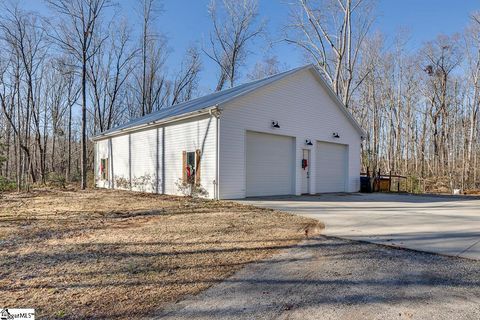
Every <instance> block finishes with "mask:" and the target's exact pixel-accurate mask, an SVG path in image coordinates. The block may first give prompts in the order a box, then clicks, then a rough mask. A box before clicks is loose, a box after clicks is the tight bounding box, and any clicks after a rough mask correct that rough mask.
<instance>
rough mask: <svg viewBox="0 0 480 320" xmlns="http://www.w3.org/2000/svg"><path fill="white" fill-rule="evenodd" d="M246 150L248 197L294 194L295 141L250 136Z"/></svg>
mask: <svg viewBox="0 0 480 320" xmlns="http://www.w3.org/2000/svg"><path fill="white" fill-rule="evenodd" d="M246 149H247V151H246V157H247V164H246V165H247V177H246V179H247V181H246V183H247V196H248V197H251V196H271V195H285V194H292V193H293V192H294V191H293V190H294V188H293V187H294V184H293V176H294V174H293V169H294V165H293V159H294V155H293V152H294V141H293V139H292V138H290V137H285V136H279V135H272V134H263V133H257V132H248V133H247V147H246Z"/></svg>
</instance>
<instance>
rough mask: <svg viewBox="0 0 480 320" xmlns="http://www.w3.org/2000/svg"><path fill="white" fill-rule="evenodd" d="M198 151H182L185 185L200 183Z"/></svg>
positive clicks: (199, 153)
mask: <svg viewBox="0 0 480 320" xmlns="http://www.w3.org/2000/svg"><path fill="white" fill-rule="evenodd" d="M200 155H201V152H200V150H196V151H191V152H190V151H189V152H187V151H183V181H184V182H187V183H192V184H193V183H196V184H199V183H200V159H201V157H200Z"/></svg>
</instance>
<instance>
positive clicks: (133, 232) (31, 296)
mask: <svg viewBox="0 0 480 320" xmlns="http://www.w3.org/2000/svg"><path fill="white" fill-rule="evenodd" d="M306 228H307V229H309V230H312V231H310V232H309V234H312V233H313V230H318V229H319V228H318V222H316V221H315V220H312V219H307V218H302V217H298V216H294V215H289V214H285V213H280V212H275V211H272V210H269V209H259V208H255V207H250V206H242V205H239V204H235V203H231V202H216V201H207V200H192V199H186V198H181V197H173V196H161V195H152V194H141V193H133V192H127V191H112V190H89V191H80V190H73V189H72V190H62V191H60V190H35V191H33V192H31V193H29V194H16V193H9V194H3V195H0V230H1V232H0V257H1V259H0V292H1V294H0V306H2V307H11V308H14V307H31V308H35V309H36V312H37V314H36V315H37V316H38V317H39V318H41V319H45V318H46V319H73V318H75V319H78V318H85V319H86V318H88V319H92V318H97V319H104V318H118V319H121V318H139V317H143V316H153V315H155V314H157V313H158V312H159V311H160V310H161V309H162V308H163V307H164V306H166V305H167V304H169V303H173V302H175V301H178V300H180V299H182V297H185V296H186V295H192V294H197V293H198V292H200V291H202V290H204V289H206V288H207V287H209V286H211V285H212V284H214V283H216V282H220V281H221V280H222V279H224V278H225V277H227V276H229V275H231V274H232V273H233V272H235V271H237V270H238V269H240V268H241V267H242V266H244V265H245V264H247V263H250V262H254V261H258V260H260V259H263V258H266V257H268V256H270V255H272V254H274V253H276V252H277V251H278V250H280V249H283V248H288V247H291V246H294V245H295V244H296V243H297V242H298V241H300V240H302V239H303V238H304V237H305V229H306ZM212 279H213V280H212Z"/></svg>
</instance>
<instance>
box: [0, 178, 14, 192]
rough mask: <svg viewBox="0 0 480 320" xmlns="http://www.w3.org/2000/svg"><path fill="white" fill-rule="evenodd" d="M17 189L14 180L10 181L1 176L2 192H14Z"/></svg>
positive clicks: (0, 187)
mask: <svg viewBox="0 0 480 320" xmlns="http://www.w3.org/2000/svg"><path fill="white" fill-rule="evenodd" d="M15 189H17V183H16V182H15V181H12V180H8V179H7V178H5V177H1V176H0V192H1V191H12V190H15Z"/></svg>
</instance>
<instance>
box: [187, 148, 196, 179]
mask: <svg viewBox="0 0 480 320" xmlns="http://www.w3.org/2000/svg"><path fill="white" fill-rule="evenodd" d="M196 169H197V166H196V161H195V152H187V166H186V170H187V181H188V182H189V183H193V182H195V170H196Z"/></svg>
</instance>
